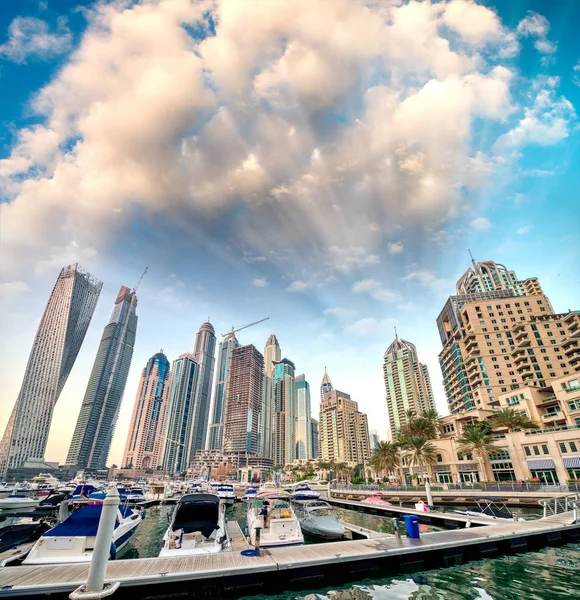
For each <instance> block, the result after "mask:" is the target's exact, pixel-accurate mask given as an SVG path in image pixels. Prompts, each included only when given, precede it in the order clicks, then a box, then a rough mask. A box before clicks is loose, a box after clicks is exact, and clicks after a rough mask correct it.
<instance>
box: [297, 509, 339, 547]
mask: <svg viewBox="0 0 580 600" xmlns="http://www.w3.org/2000/svg"><path fill="white" fill-rule="evenodd" d="M296 512H297V513H298V520H299V521H300V526H301V527H302V530H303V531H305V532H306V533H309V534H310V535H313V536H315V537H318V538H321V539H323V540H339V539H340V538H341V537H343V536H344V534H345V533H346V528H345V527H344V525H343V524H342V523H341V522H340V521H339V519H338V515H337V514H336V511H335V510H334V509H333V508H332V506H330V504H328V503H327V502H323V501H322V500H310V501H307V502H304V503H302V504H300V505H298V507H297V508H296Z"/></svg>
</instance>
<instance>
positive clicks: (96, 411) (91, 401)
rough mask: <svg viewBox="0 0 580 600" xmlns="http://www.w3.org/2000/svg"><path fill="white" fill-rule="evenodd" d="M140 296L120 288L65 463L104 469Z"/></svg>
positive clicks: (123, 383)
mask: <svg viewBox="0 0 580 600" xmlns="http://www.w3.org/2000/svg"><path fill="white" fill-rule="evenodd" d="M136 307H137V296H136V294H135V291H131V290H130V289H129V288H128V287H125V286H124V285H123V286H121V289H120V291H119V294H118V296H117V299H116V300H115V307H114V308H113V313H112V315H111V319H110V320H109V323H108V325H107V326H106V327H105V330H104V331H103V336H102V337H101V343H100V344H99V349H98V351H97V356H96V358H95V362H94V364H93V370H92V372H91V376H90V378H89V383H88V385H87V389H86V392H85V397H84V399H83V403H82V405H81V410H80V413H79V417H78V419H77V424H76V427H75V431H74V434H73V438H72V441H71V444H70V447H69V451H68V455H67V459H66V464H67V465H76V466H77V467H80V468H89V469H102V468H104V467H105V465H106V462H107V458H108V456H109V449H110V447H111V440H112V439H113V433H114V431H115V425H116V424H117V417H118V416H119V407H120V406H121V400H122V399H123V393H124V391H125V384H126V383H127V375H128V374H129V367H130V366H131V358H132V357H133V347H134V345H135V336H136V334H137V314H136V312H135V309H136Z"/></svg>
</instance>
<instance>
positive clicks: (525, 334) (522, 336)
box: [512, 329, 529, 340]
mask: <svg viewBox="0 0 580 600" xmlns="http://www.w3.org/2000/svg"><path fill="white" fill-rule="evenodd" d="M512 337H514V338H515V339H516V340H523V339H526V340H527V339H529V338H528V332H527V331H526V330H525V329H524V330H522V331H519V332H518V333H515V334H514V335H513V336H512Z"/></svg>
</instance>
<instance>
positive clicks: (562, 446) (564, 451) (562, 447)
mask: <svg viewBox="0 0 580 600" xmlns="http://www.w3.org/2000/svg"><path fill="white" fill-rule="evenodd" d="M560 452H561V453H562V454H566V453H567V452H568V448H566V444H565V443H564V442H560Z"/></svg>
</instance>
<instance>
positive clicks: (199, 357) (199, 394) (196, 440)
mask: <svg viewBox="0 0 580 600" xmlns="http://www.w3.org/2000/svg"><path fill="white" fill-rule="evenodd" d="M215 342H216V338H215V330H214V328H213V325H212V324H211V323H207V322H206V323H203V324H202V326H201V327H200V328H199V331H198V332H197V334H196V336H195V346H194V349H193V358H194V360H195V362H196V363H197V364H198V365H199V368H198V375H197V388H196V391H195V406H194V411H193V431H192V434H191V449H190V452H191V457H192V459H193V457H194V456H195V453H196V452H197V451H198V450H203V449H204V448H205V442H206V436H207V426H208V421H209V409H210V400H211V388H212V384H213V371H214V365H215Z"/></svg>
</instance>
